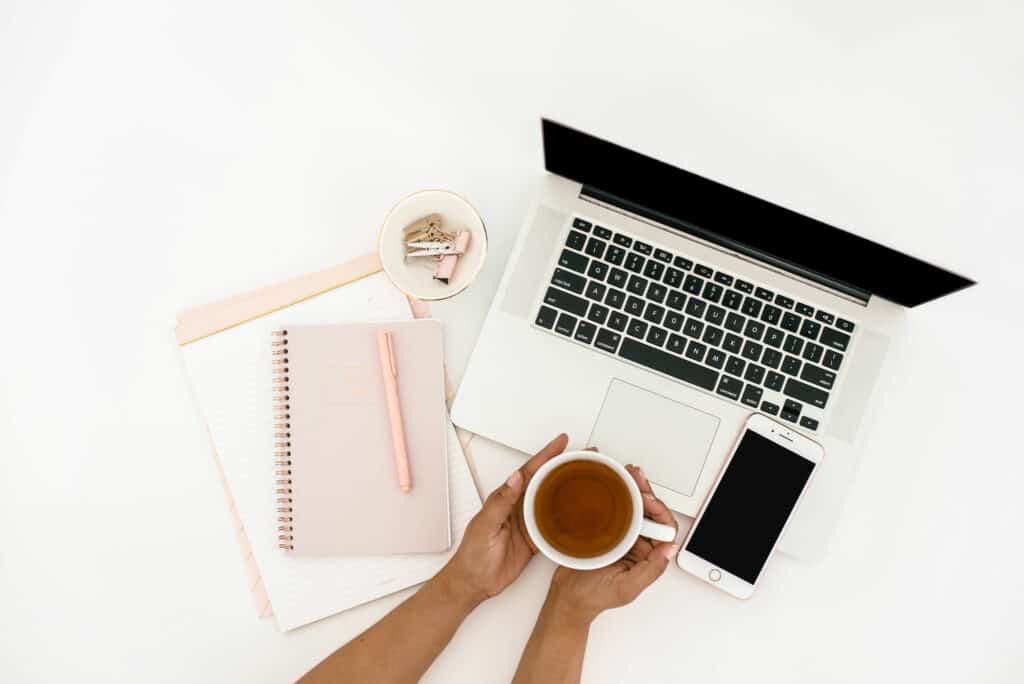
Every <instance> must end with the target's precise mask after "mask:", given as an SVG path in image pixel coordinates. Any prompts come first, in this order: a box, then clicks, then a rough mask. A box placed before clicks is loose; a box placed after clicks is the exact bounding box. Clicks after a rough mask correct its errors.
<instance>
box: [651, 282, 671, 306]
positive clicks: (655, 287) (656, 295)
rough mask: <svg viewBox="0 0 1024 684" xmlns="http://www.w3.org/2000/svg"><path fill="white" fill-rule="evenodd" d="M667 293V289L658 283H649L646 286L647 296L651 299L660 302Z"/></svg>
mask: <svg viewBox="0 0 1024 684" xmlns="http://www.w3.org/2000/svg"><path fill="white" fill-rule="evenodd" d="M667 293H668V289H667V288H666V287H665V286H664V285H659V284H658V283H651V284H650V285H648V286H647V298H648V299H653V300H654V301H656V302H658V303H659V304H661V303H662V302H663V301H665V295H666V294H667Z"/></svg>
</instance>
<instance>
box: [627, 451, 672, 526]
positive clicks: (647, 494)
mask: <svg viewBox="0 0 1024 684" xmlns="http://www.w3.org/2000/svg"><path fill="white" fill-rule="evenodd" d="M626 470H628V471H629V474H630V475H632V476H633V479H634V480H636V484H637V486H638V487H640V498H642V499H643V501H644V515H645V516H646V517H648V518H650V519H651V520H653V521H654V522H660V523H662V524H665V525H671V526H672V527H675V528H677V529H678V527H679V525H678V524H677V523H676V519H675V516H673V515H672V511H671V510H669V507H668V506H666V505H665V502H664V501H662V500H661V499H659V498H658V497H657V496H655V495H654V492H653V491H651V483H650V482H649V481H648V480H647V476H646V475H644V471H643V470H641V469H640V466H635V465H628V466H626Z"/></svg>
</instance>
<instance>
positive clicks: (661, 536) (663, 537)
mask: <svg viewBox="0 0 1024 684" xmlns="http://www.w3.org/2000/svg"><path fill="white" fill-rule="evenodd" d="M640 536H641V537H648V538H650V539H653V540H654V541H661V542H671V541H675V540H676V528H674V527H672V526H671V525H663V524H661V523H659V522H654V521H653V520H648V519H647V518H644V519H643V520H641V521H640Z"/></svg>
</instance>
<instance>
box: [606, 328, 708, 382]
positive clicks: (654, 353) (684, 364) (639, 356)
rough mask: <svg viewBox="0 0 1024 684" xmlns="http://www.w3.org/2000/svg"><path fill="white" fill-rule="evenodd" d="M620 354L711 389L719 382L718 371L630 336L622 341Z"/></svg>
mask: <svg viewBox="0 0 1024 684" xmlns="http://www.w3.org/2000/svg"><path fill="white" fill-rule="evenodd" d="M619 356H621V357H622V358H624V359H626V360H628V361H633V362H634V363H639V364H640V365H641V366H647V367H648V368H650V369H652V370H656V371H658V372H660V373H665V374H666V375H671V376H672V377H673V378H677V379H679V380H682V381H683V382H688V383H690V384H691V385H696V386H697V387H703V388H704V389H706V390H709V391H714V389H715V383H716V382H718V373H717V372H715V371H713V370H711V369H710V368H708V367H706V366H700V365H697V364H696V363H693V362H692V361H687V360H686V359H684V358H681V357H679V356H676V355H675V354H669V353H668V352H666V351H662V350H660V349H655V348H654V347H650V346H648V345H646V344H641V343H639V342H637V341H636V340H632V339H630V338H628V337H627V338H626V339H624V340H623V341H622V346H621V347H620V348H619Z"/></svg>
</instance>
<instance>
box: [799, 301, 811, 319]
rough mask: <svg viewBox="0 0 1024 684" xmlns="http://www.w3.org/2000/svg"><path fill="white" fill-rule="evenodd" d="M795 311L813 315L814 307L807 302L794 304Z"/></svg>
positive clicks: (804, 314) (802, 314)
mask: <svg viewBox="0 0 1024 684" xmlns="http://www.w3.org/2000/svg"><path fill="white" fill-rule="evenodd" d="M796 312H797V313H798V314H800V315H801V316H813V315H814V307H813V306H808V305H807V304H797V305H796Z"/></svg>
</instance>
